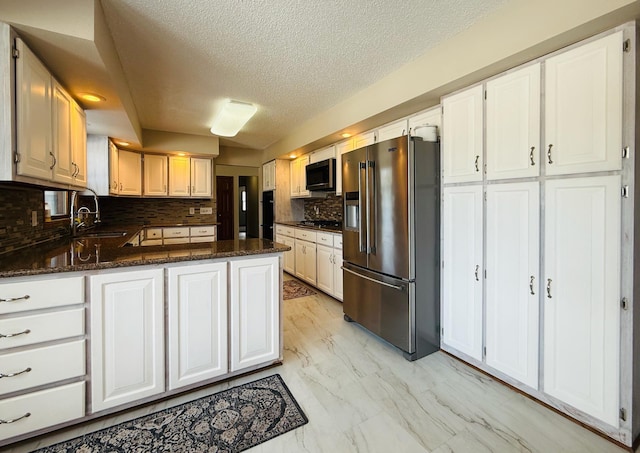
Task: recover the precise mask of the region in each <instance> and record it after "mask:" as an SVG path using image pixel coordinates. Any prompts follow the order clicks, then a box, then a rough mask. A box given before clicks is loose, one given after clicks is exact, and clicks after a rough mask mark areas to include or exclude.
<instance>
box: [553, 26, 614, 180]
mask: <svg viewBox="0 0 640 453" xmlns="http://www.w3.org/2000/svg"><path fill="white" fill-rule="evenodd" d="M622 38H623V37H622V31H619V32H617V33H614V34H611V35H608V36H606V37H604V38H601V39H598V40H596V41H593V42H590V43H587V44H584V45H581V46H580V47H577V48H575V49H573V50H570V51H567V52H563V53H561V54H559V55H556V56H554V57H551V58H549V59H548V60H546V61H545V96H546V99H545V137H546V140H545V143H546V149H545V153H546V155H545V159H546V173H547V174H548V175H560V174H570V173H585V172H594V171H607V170H620V169H621V166H622V161H621V159H622V55H623V52H622Z"/></svg>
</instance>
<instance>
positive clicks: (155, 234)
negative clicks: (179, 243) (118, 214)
mask: <svg viewBox="0 0 640 453" xmlns="http://www.w3.org/2000/svg"><path fill="white" fill-rule="evenodd" d="M144 237H145V239H161V238H162V228H147V229H146V230H144Z"/></svg>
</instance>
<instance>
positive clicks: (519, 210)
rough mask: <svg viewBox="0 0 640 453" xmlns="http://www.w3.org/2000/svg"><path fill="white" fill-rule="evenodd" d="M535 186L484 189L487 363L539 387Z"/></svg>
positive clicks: (538, 232) (517, 185) (537, 218)
mask: <svg viewBox="0 0 640 453" xmlns="http://www.w3.org/2000/svg"><path fill="white" fill-rule="evenodd" d="M539 203H540V196H539V188H538V183H536V182H529V183H518V184H499V185H497V184H495V185H490V186H488V187H487V222H486V232H487V242H486V244H487V250H486V260H487V279H486V282H487V291H486V348H487V352H486V361H487V364H488V365H489V366H492V367H493V368H495V369H497V370H499V371H501V372H503V373H505V374H507V375H509V376H511V377H513V378H515V379H517V380H519V381H520V382H523V383H525V384H527V385H528V386H530V387H532V388H534V389H537V388H538V324H539V322H538V305H539V295H538V287H539V279H538V269H539V254H540V250H539V234H540V231H539V230H540V227H539V208H538V206H539Z"/></svg>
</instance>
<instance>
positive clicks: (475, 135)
mask: <svg viewBox="0 0 640 453" xmlns="http://www.w3.org/2000/svg"><path fill="white" fill-rule="evenodd" d="M482 98H483V89H482V86H481V85H478V86H475V87H473V88H469V89H467V90H464V91H461V92H459V93H457V94H454V95H452V96H448V97H446V98H443V99H442V106H443V110H444V113H443V131H442V134H443V137H442V147H443V149H442V172H443V182H445V183H449V182H469V181H482V165H483V162H482V129H483V124H482V109H483V105H482Z"/></svg>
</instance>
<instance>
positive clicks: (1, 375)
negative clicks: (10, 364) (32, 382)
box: [0, 367, 31, 379]
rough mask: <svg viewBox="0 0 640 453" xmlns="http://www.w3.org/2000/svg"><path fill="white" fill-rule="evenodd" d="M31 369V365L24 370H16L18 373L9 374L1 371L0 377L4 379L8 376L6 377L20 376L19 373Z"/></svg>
mask: <svg viewBox="0 0 640 453" xmlns="http://www.w3.org/2000/svg"><path fill="white" fill-rule="evenodd" d="M30 371H31V367H29V368H25V369H24V370H22V371H18V372H16V373H9V374H4V373H0V379H2V378H6V377H14V376H18V375H20V374H24V373H28V372H30Z"/></svg>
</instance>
